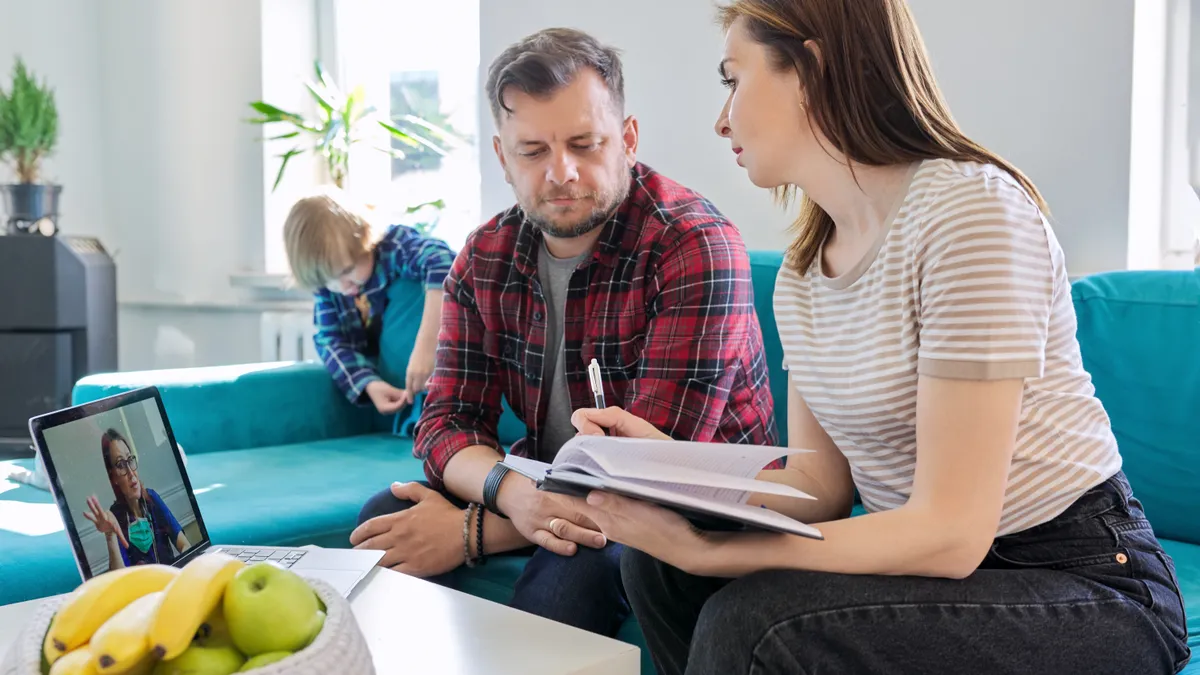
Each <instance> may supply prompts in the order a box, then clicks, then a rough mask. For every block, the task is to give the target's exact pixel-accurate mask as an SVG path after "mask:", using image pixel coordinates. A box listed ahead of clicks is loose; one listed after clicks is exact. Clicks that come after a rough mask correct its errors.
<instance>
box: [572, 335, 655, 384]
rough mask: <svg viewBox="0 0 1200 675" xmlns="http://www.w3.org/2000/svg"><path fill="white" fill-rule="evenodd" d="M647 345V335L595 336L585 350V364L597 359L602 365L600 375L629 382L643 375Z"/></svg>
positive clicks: (607, 379)
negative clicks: (643, 353)
mask: <svg viewBox="0 0 1200 675" xmlns="http://www.w3.org/2000/svg"><path fill="white" fill-rule="evenodd" d="M645 345H646V336H645V335H644V334H642V335H632V336H629V337H626V338H622V337H620V336H600V337H597V338H593V339H592V340H591V342H590V344H589V345H588V348H587V349H586V350H585V353H586V358H585V361H586V363H584V365H585V366H586V365H589V364H590V363H591V359H596V364H597V365H599V366H600V375H601V376H602V377H603V378H604V379H605V380H606V381H614V382H628V381H631V380H636V379H638V377H640V376H641V369H642V351H643V349H644V348H645Z"/></svg>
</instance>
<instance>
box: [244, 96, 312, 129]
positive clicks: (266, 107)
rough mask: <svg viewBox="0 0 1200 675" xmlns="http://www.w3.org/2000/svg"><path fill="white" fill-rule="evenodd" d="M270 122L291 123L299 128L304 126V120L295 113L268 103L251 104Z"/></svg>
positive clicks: (257, 102)
mask: <svg viewBox="0 0 1200 675" xmlns="http://www.w3.org/2000/svg"><path fill="white" fill-rule="evenodd" d="M250 107H251V108H254V110H256V111H257V112H258V113H259V114H261V115H262V116H263V117H264V118H265V119H266V120H267V121H268V122H291V123H293V124H296V125H297V126H300V125H303V124H304V118H303V117H301V116H300V115H297V114H296V113H294V112H288V111H286V110H283V109H281V108H277V107H275V106H273V105H271V104H270V103H267V102H266V101H255V102H253V103H251V104H250Z"/></svg>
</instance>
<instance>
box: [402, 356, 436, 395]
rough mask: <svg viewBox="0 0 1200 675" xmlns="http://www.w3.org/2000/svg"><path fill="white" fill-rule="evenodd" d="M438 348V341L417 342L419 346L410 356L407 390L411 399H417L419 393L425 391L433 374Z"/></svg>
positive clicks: (406, 381) (406, 382)
mask: <svg viewBox="0 0 1200 675" xmlns="http://www.w3.org/2000/svg"><path fill="white" fill-rule="evenodd" d="M436 348H437V344H436V343H430V344H428V345H423V344H422V343H421V342H417V346H416V347H414V348H413V351H412V354H411V355H410V356H409V357H408V373H407V377H406V380H405V387H406V389H405V391H407V392H408V396H409V399H410V400H416V398H417V394H419V393H421V392H423V391H425V385H426V384H428V382H429V378H430V377H431V376H432V375H433V367H434V361H435V358H434V353H435V351H436Z"/></svg>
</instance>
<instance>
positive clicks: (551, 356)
mask: <svg viewBox="0 0 1200 675" xmlns="http://www.w3.org/2000/svg"><path fill="white" fill-rule="evenodd" d="M587 256H588V253H584V254H582V255H579V256H576V257H574V258H555V257H554V256H553V255H550V251H549V250H548V249H547V248H546V243H545V240H543V241H542V250H541V251H540V252H539V254H538V279H539V280H540V281H541V282H542V293H543V295H545V296H546V358H545V366H544V372H543V373H542V386H543V387H545V386H546V385H549V386H550V403H549V406H550V407H549V409H548V410H547V411H546V426H545V428H544V429H542V433H541V435H540V438H539V441H540V442H539V444H538V445H539V447H538V459H540V460H542V461H544V462H549V461H551V460H552V459H554V456H555V455H556V454H558V449H559V448H561V447H562V445H563V443H566V442H567V441H569V440H570V439H571V437H573V436H574V435H575V427H573V426H571V413H573V412H575V411H574V410H572V408H571V392H570V390H569V389H568V388H567V372H566V370H567V369H566V365H565V361H566V346H565V345H564V344H563V323H564V316H563V315H564V314H565V313H566V307H567V287H568V286H569V285H570V283H571V275H572V274H574V273H575V268H577V267H579V264H580V263H581V262H583V260H584V258H586V257H587Z"/></svg>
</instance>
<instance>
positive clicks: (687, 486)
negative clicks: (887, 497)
mask: <svg viewBox="0 0 1200 675" xmlns="http://www.w3.org/2000/svg"><path fill="white" fill-rule="evenodd" d="M594 459H595V461H596V464H598V465H599V466H600V468H602V469H603V470H604V472H605V473H606V474H608V475H609V476H613V477H616V478H632V479H638V480H643V481H653V482H656V483H673V484H674V489H676V490H679V491H681V492H687V493H689V494H694V495H697V496H700V497H705V498H708V499H716V500H718V501H723V502H727V503H744V502H745V501H746V499H748V498H749V493H752V492H760V493H767V494H774V495H780V496H783V497H794V498H796V499H814V497H812V496H811V495H809V494H807V493H805V492H802V491H800V490H797V489H796V488H794V487H792V486H790V485H781V484H779V483H772V482H770V481H765V480H758V479H756V478H744V477H742V476H731V475H728V474H723V473H716V472H714V471H705V470H702V469H695V468H692V467H690V466H677V465H673V464H666V463H663V462H654V461H647V460H644V459H638V458H635V457H629V456H627V455H624V454H609V453H596V455H594ZM735 494H736V496H735Z"/></svg>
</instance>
